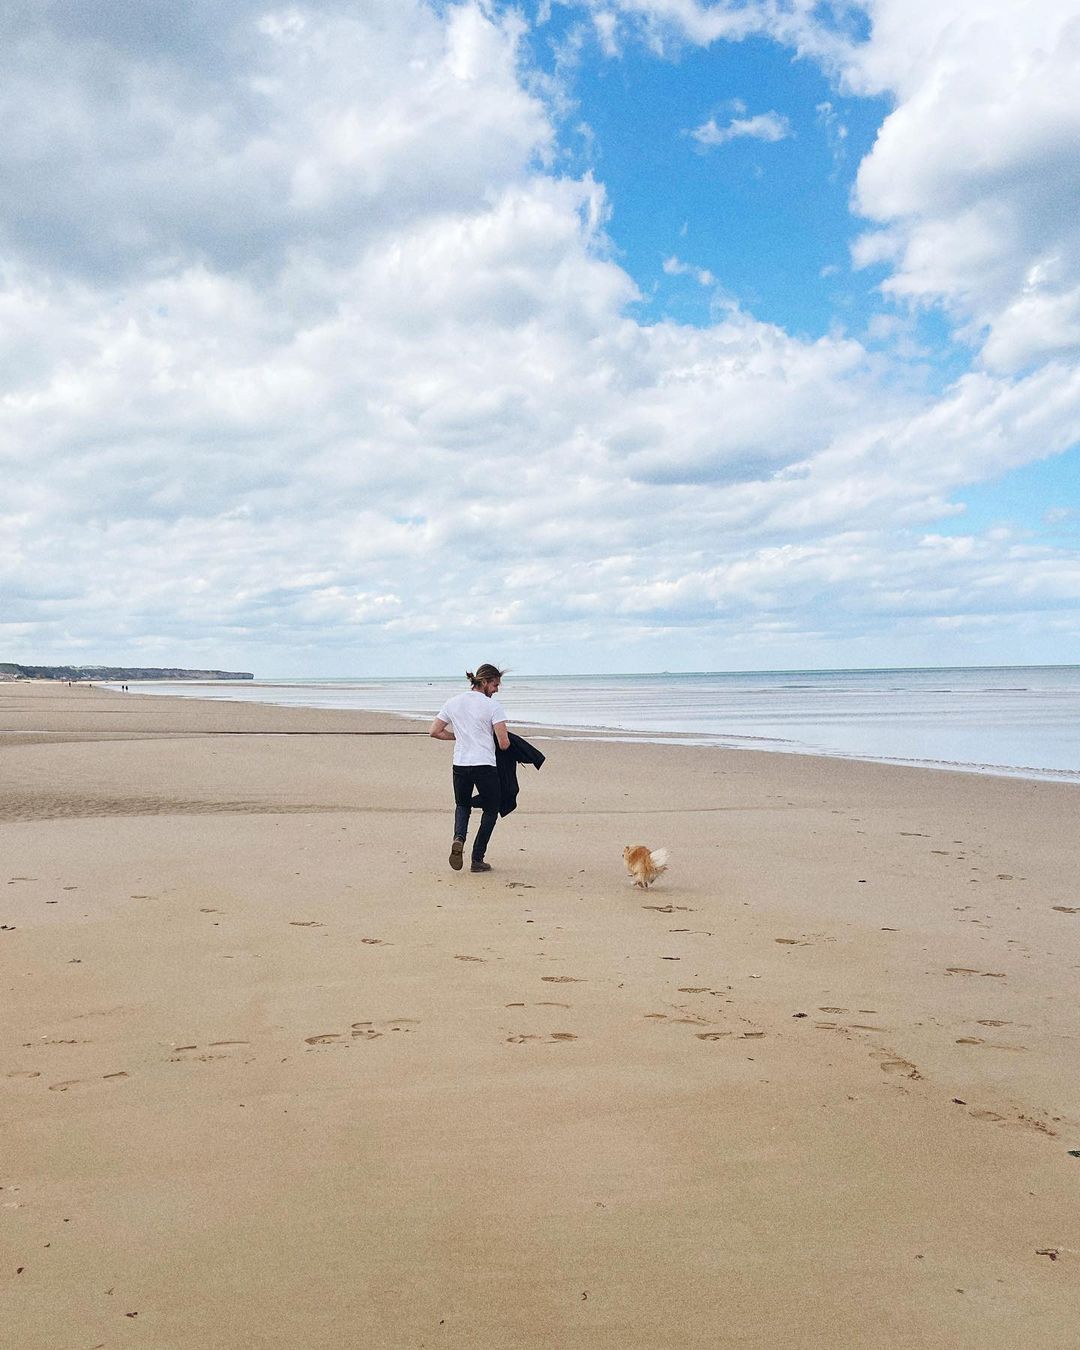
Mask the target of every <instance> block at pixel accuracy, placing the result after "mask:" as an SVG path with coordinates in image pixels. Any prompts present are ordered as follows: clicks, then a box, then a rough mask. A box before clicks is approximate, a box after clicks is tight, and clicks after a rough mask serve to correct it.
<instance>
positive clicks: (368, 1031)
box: [350, 1017, 420, 1041]
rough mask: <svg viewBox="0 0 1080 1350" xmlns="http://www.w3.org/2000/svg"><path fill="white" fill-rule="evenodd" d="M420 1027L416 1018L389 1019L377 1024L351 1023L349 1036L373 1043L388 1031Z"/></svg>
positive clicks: (411, 1029) (367, 1022)
mask: <svg viewBox="0 0 1080 1350" xmlns="http://www.w3.org/2000/svg"><path fill="white" fill-rule="evenodd" d="M419 1025H420V1021H419V1018H416V1017H391V1018H388V1019H386V1020H385V1021H379V1022H370V1021H364V1022H353V1023H352V1024H351V1026H350V1034H351V1036H352V1039H353V1040H366V1041H373V1040H375V1038H376V1037H377V1036H382V1035H384V1034H385V1033H386V1032H388V1031H413V1030H415V1028H416V1027H418V1026H419Z"/></svg>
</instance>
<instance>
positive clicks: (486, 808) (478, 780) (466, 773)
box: [454, 764, 501, 862]
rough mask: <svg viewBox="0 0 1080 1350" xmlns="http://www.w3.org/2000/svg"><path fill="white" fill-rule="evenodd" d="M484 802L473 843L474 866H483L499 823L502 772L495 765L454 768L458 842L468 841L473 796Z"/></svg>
mask: <svg viewBox="0 0 1080 1350" xmlns="http://www.w3.org/2000/svg"><path fill="white" fill-rule="evenodd" d="M474 792H475V793H476V794H477V796H478V797H479V798H480V811H481V815H480V828H479V830H477V832H476V838H475V840H474V841H473V848H472V858H473V862H483V861H484V854H485V853H486V852H487V846H488V840H489V839H490V838H491V831H492V830H493V829H494V828H495V822H496V821H497V820H498V819H499V802H500V800H501V794H500V791H499V771H498V769H497V768H496V767H495V765H494V764H455V765H454V838H455V839H462V840H464V839H467V838H468V833H469V815H470V812H471V810H472V796H473V793H474Z"/></svg>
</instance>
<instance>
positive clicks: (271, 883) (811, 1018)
mask: <svg viewBox="0 0 1080 1350" xmlns="http://www.w3.org/2000/svg"><path fill="white" fill-rule="evenodd" d="M394 721H395V719H393V718H392V717H391V716H390V715H379V714H359V713H355V712H348V711H340V710H338V711H327V710H319V711H316V710H310V709H302V708H286V707H280V706H278V705H271V704H261V703H243V702H240V701H236V702H228V701H225V700H197V699H193V698H175V699H166V698H164V697H162V696H159V695H155V696H153V697H148V698H142V699H138V698H134V697H132V696H130V695H129V696H125V697H120V698H118V697H117V696H115V695H113V694H112V693H110V692H108V691H104V690H90V689H84V690H79V689H67V688H59V689H49V688H45V687H38V688H34V689H31V688H29V687H25V688H23V689H19V690H16V692H14V693H13V692H12V687H11V686H0V747H2V749H3V753H4V764H5V769H4V776H3V780H2V781H0V845H2V850H3V856H4V859H5V863H6V866H7V871H6V873H5V874H4V876H3V878H2V883H0V924H2V931H0V958H2V960H3V969H4V972H5V976H6V978H5V979H4V980H3V981H2V982H0V1077H2V1078H3V1083H4V1086H5V1088H6V1089H7V1091H6V1094H5V1105H4V1108H3V1118H4V1122H5V1133H6V1135H7V1137H8V1139H9V1141H10V1143H9V1146H8V1147H7V1149H6V1151H5V1159H4V1162H3V1164H2V1173H0V1186H2V1187H3V1189H2V1190H0V1201H3V1203H4V1204H5V1206H6V1208H5V1209H4V1210H3V1211H0V1212H2V1213H3V1214H4V1216H5V1217H4V1218H3V1220H2V1223H3V1228H2V1230H0V1231H2V1232H3V1240H4V1243H5V1248H6V1250H7V1251H8V1252H9V1253H10V1256H9V1261H8V1262H7V1269H6V1270H5V1271H4V1272H2V1273H0V1282H2V1283H3V1285H4V1289H5V1293H6V1294H7V1296H8V1297H7V1303H8V1309H9V1310H8V1313H7V1323H8V1325H9V1326H10V1327H11V1332H10V1334H11V1336H12V1338H13V1341H14V1342H15V1343H18V1344H19V1345H20V1347H25V1350H54V1347H55V1346H57V1345H69V1344H70V1345H73V1346H74V1345H82V1344H86V1345H96V1344H98V1343H101V1344H104V1345H105V1346H109V1347H111V1346H113V1345H120V1344H123V1343H126V1341H127V1340H129V1339H130V1335H131V1324H132V1321H134V1324H135V1326H136V1327H137V1328H138V1329H139V1334H140V1336H141V1337H143V1338H144V1339H146V1341H147V1343H149V1344H152V1345H154V1347H155V1350H190V1347H192V1346H199V1347H200V1350H204V1348H205V1350H263V1348H264V1347H265V1350H291V1348H292V1347H294V1346H297V1345H304V1346H310V1347H312V1350H331V1348H333V1350H337V1347H339V1346H340V1345H342V1344H358V1345H359V1344H362V1345H364V1346H365V1347H372V1350H405V1348H406V1347H409V1348H410V1350H414V1348H415V1347H417V1346H419V1345H421V1344H427V1345H431V1346H438V1345H444V1346H446V1347H450V1348H452V1350H506V1348H507V1347H508V1346H513V1347H514V1350H551V1347H552V1346H559V1347H560V1350H561V1347H564V1346H565V1347H568V1350H684V1347H689V1346H701V1347H705V1346H709V1347H712V1346H714V1345H721V1344H722V1345H724V1346H725V1347H727V1346H732V1347H746V1348H747V1350H757V1348H758V1347H760V1346H762V1345H766V1344H767V1345H770V1346H774V1345H775V1346H778V1347H791V1350H795V1348H796V1347H799V1348H800V1350H802V1348H803V1347H820V1348H821V1350H865V1347H866V1346H868V1345H874V1346H875V1347H878V1346H881V1347H895V1350H901V1348H902V1350H913V1348H914V1347H919V1348H920V1350H923V1348H925V1350H938V1348H939V1347H940V1346H942V1345H949V1346H950V1347H960V1348H961V1350H968V1348H970V1350H976V1347H978V1350H1013V1347H1014V1346H1016V1345H1018V1344H1024V1343H1033V1342H1036V1341H1037V1342H1038V1343H1041V1344H1051V1345H1053V1344H1065V1343H1067V1342H1068V1339H1069V1337H1070V1336H1071V1335H1072V1331H1071V1328H1072V1327H1073V1326H1074V1325H1075V1307H1076V1299H1075V1284H1076V1278H1077V1275H1078V1274H1080V1205H1078V1201H1080V1159H1077V1158H1074V1157H1071V1156H1070V1150H1075V1149H1080V1076H1078V1075H1077V1073H1076V1068H1077V1046H1080V1009H1078V1008H1077V1007H1076V1000H1075V999H1074V998H1073V997H1072V990H1073V988H1074V987H1075V981H1076V972H1077V970H1080V893H1078V892H1077V890H1076V877H1077V876H1078V875H1080V866H1078V864H1080V844H1078V843H1077V841H1076V839H1075V833H1076V832H1075V814H1076V804H1077V797H1076V793H1075V789H1074V787H1073V785H1071V784H1061V783H1050V782H1040V781H1036V780H1029V779H1011V778H998V777H992V776H989V775H978V774H964V773H958V774H945V773H941V772H937V771H933V770H929V769H918V768H908V767H904V766H883V765H879V764H873V763H868V762H865V761H856V760H847V759H838V758H836V759H834V758H829V757H824V756H799V755H788V754H771V753H770V754H745V753H742V752H740V751H736V750H730V751H727V750H721V749H712V748H710V751H709V754H708V755H705V754H703V753H702V750H701V749H700V748H698V747H694V746H686V745H655V744H654V745H626V744H622V743H619V742H612V741H607V740H603V739H591V740H590V739H586V740H578V739H576V738H571V737H551V738H550V753H549V756H548V762H547V763H546V764H545V765H544V768H543V769H542V770H541V771H540V772H539V773H536V772H535V771H533V770H532V769H526V770H525V772H524V775H523V776H522V777H521V780H520V781H521V797H520V804H519V810H518V811H517V812H516V813H515V814H513V815H511V816H510V817H508V818H507V819H505V820H503V821H500V823H499V825H498V826H497V828H496V831H495V834H494V837H493V841H492V847H491V849H490V850H489V855H488V856H489V859H490V860H491V862H492V863H493V864H494V868H495V870H494V871H493V872H492V873H491V874H489V875H485V876H483V877H473V876H470V875H469V874H468V872H467V871H466V872H465V873H462V874H455V873H452V872H451V871H450V870H449V869H448V867H447V863H446V850H447V846H448V839H449V827H450V821H451V796H450V766H449V755H447V754H445V753H443V752H444V751H445V749H446V747H444V746H441V745H439V744H438V743H435V742H432V741H430V740H429V739H428V738H427V737H426V736H424V735H423V734H422V733H421V734H418V735H409V734H401V733H400V731H399V732H398V734H395V735H379V734H375V735H371V734H368V735H360V734H358V733H361V732H366V733H372V732H380V731H383V732H384V731H386V730H391V731H393V730H394V729H395V727H394ZM34 728H36V729H37V730H36V732H35V730H34ZM286 732H292V733H294V734H292V735H284V734H282V733H286ZM327 732H333V733H339V734H325V733H327ZM341 732H350V733H352V734H349V735H342V734H340V733H341ZM236 733H246V734H242V735H238V734H236ZM312 733H320V734H312ZM35 735H36V739H35ZM547 749H548V745H547V744H545V750H547ZM628 842H645V843H647V844H648V845H649V846H651V847H657V846H659V845H665V846H667V847H668V848H670V850H671V854H672V861H671V868H670V871H669V873H668V874H667V875H666V876H665V877H663V878H662V879H661V881H660V882H659V883H658V885H657V886H656V887H655V888H653V889H652V890H650V891H649V892H648V893H642V892H637V891H634V890H633V889H632V888H630V886H629V884H628V880H627V878H626V876H625V873H624V871H623V869H622V863H621V850H622V846H623V845H624V844H626V843H628ZM19 1267H21V1271H20V1273H19V1274H17V1275H16V1274H14V1273H13V1272H14V1271H15V1270H16V1269H17V1268H19ZM583 1295H585V1297H582V1296H583ZM132 1313H134V1314H136V1315H137V1316H136V1317H135V1318H131V1317H130V1315H131V1314H132Z"/></svg>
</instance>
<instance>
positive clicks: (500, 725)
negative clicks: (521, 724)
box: [431, 722, 510, 750]
mask: <svg viewBox="0 0 1080 1350" xmlns="http://www.w3.org/2000/svg"><path fill="white" fill-rule="evenodd" d="M491 729H492V730H493V731H494V732H495V744H496V745H497V746H498V747H499V749H500V750H509V749H510V733H509V731H507V729H506V723H505V722H492V724H491ZM431 734H432V735H433V736H434V734H435V733H434V732H432V733H431Z"/></svg>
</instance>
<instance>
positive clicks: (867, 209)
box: [0, 0, 1080, 678]
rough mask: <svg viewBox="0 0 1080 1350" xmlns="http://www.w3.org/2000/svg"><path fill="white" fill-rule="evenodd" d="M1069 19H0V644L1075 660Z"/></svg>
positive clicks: (229, 660)
mask: <svg viewBox="0 0 1080 1350" xmlns="http://www.w3.org/2000/svg"><path fill="white" fill-rule="evenodd" d="M1077 88H1080V15H1078V13H1077V10H1076V6H1075V0H1026V3H1025V4H1024V5H1018V4H1016V3H1015V0H833V2H832V3H815V2H814V0H712V2H711V3H709V2H707V0H524V2H522V3H517V4H510V3H503V2H502V0H460V2H459V3H450V2H449V0H311V2H310V3H297V4H284V5H275V4H273V3H265V2H263V0H232V3H230V4H229V5H221V4H218V3H216V0H189V2H188V3H186V4H184V5H176V4H175V3H174V2H173V0H106V3H102V4H95V5H72V4H69V3H65V2H64V0H5V3H4V5H3V6H2V7H0V182H2V184H3V191H2V192H0V661H4V660H6V661H22V662H27V663H58V664H59V663H79V664H94V663H101V664H126V665H138V666H151V665H161V666H189V667H214V668H223V669H235V670H249V671H253V672H254V673H255V674H256V675H257V676H259V677H264V678H272V677H274V676H282V677H284V676H291V677H303V676H313V677H315V676H322V677H327V676H348V675H355V676H363V675H383V676H394V675H401V676H408V675H418V676H427V675H442V674H447V673H456V672H459V671H461V670H463V669H465V668H466V667H468V668H470V669H472V668H474V666H475V663H477V662H482V661H493V662H495V663H496V664H499V665H501V666H509V667H511V668H512V669H514V670H517V671H519V672H521V673H523V674H536V675H559V674H571V673H589V672H598V673H602V672H614V671H627V672H631V671H663V670H671V671H680V670H747V669H759V670H767V669H781V670H791V669H830V668H847V667H868V666H925V665H1002V664H1039V663H1073V662H1080V359H1078V358H1080V99H1077V97H1076V93H1075V91H1076V89H1077Z"/></svg>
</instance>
